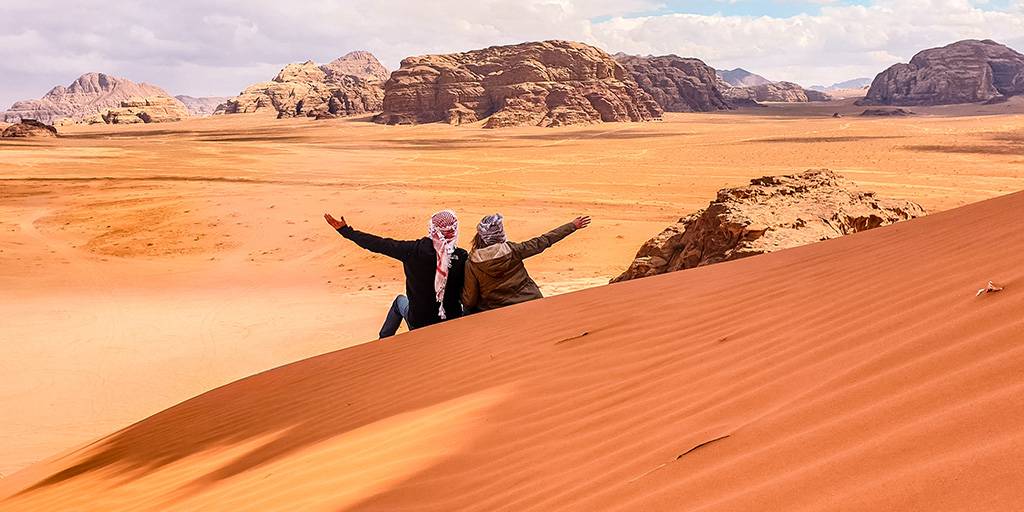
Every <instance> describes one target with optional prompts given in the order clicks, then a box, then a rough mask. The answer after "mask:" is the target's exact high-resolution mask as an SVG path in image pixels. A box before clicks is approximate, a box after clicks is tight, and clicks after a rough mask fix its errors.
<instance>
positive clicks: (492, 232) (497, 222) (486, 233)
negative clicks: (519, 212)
mask: <svg viewBox="0 0 1024 512" xmlns="http://www.w3.org/2000/svg"><path fill="white" fill-rule="evenodd" d="M476 233H477V234H478V235H480V240H481V241H482V242H483V243H484V247H487V246H491V245H494V244H500V243H504V242H506V241H507V239H506V237H505V217H502V216H501V214H500V213H495V214H494V215H488V216H486V217H484V218H483V219H480V224H477V226H476Z"/></svg>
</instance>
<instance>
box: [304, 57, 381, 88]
mask: <svg viewBox="0 0 1024 512" xmlns="http://www.w3.org/2000/svg"><path fill="white" fill-rule="evenodd" d="M320 69H322V70H323V72H324V73H326V74H327V76H345V75H348V76H354V77H356V78H362V79H363V80H371V81H374V80H375V81H379V82H383V81H385V80H387V79H388V74H389V73H388V70H387V68H385V67H384V66H383V65H382V64H381V63H380V61H379V60H377V57H374V56H373V54H372V53H370V52H364V51H354V52H348V53H346V54H345V55H342V56H341V57H338V58H337V59H334V60H332V61H331V62H328V63H327V64H324V65H322V66H320Z"/></svg>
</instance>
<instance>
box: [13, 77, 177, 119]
mask: <svg viewBox="0 0 1024 512" xmlns="http://www.w3.org/2000/svg"><path fill="white" fill-rule="evenodd" d="M154 96H163V97H168V98H169V97H170V96H169V95H168V94H167V92H165V91H164V90H163V89H161V88H159V87H156V86H153V85H149V84H145V83H135V82H132V81H131V80H127V79H124V78H118V77H115V76H111V75H107V74H103V73H86V74H84V75H82V76H80V77H78V79H77V80H75V81H74V82H71V84H70V85H68V86H67V87H64V86H60V85H59V86H57V87H54V88H53V89H51V90H50V92H48V93H46V96H43V97H42V98H41V99H38V100H24V101H19V102H16V103H15V104H14V105H12V106H11V108H10V110H7V111H6V112H4V113H3V114H0V120H3V121H6V122H18V121H20V120H21V119H35V120H38V121H42V122H44V123H49V124H53V123H55V122H57V121H59V120H61V119H65V118H70V119H72V120H76V121H77V120H81V119H84V118H87V117H90V116H95V115H96V114H98V113H101V112H102V111H104V110H106V109H108V108H116V107H118V106H119V105H120V104H121V102H122V101H125V100H128V99H131V98H138V97H154Z"/></svg>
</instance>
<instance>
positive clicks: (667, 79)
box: [615, 53, 732, 112]
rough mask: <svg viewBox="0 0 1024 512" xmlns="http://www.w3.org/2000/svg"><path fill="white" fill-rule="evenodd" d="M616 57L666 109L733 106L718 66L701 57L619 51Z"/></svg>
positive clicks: (701, 108)
mask: <svg viewBox="0 0 1024 512" xmlns="http://www.w3.org/2000/svg"><path fill="white" fill-rule="evenodd" d="M615 60H616V61H618V62H619V63H620V64H622V65H623V66H624V67H625V68H626V70H627V71H629V73H630V74H631V75H632V76H633V79H634V80H636V83H637V84H639V85H640V88H641V89H643V90H644V91H645V92H647V94H650V95H651V97H652V98H654V101H657V102H658V105H661V108H662V109H664V110H665V111H666V112H711V111H715V110H729V109H730V108H732V107H731V106H729V104H728V103H726V101H725V97H724V96H722V91H721V90H719V88H718V77H717V75H716V74H715V69H714V68H712V67H711V66H708V65H707V64H705V63H704V62H703V61H701V60H699V59H690V58H683V57H678V56H676V55H663V56H660V57H638V56H635V55H626V54H623V53H617V54H615Z"/></svg>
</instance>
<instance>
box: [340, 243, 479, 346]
mask: <svg viewBox="0 0 1024 512" xmlns="http://www.w3.org/2000/svg"><path fill="white" fill-rule="evenodd" d="M338 233H339V234H341V236H343V237H345V238H347V239H349V240H351V241H353V242H355V243H356V245H358V246H359V247H362V248H363V249H366V250H368V251H371V252H375V253H378V254H383V255H385V256H390V257H392V258H395V259H396V260H398V261H401V262H402V266H403V267H404V269H405V295H406V296H407V297H409V318H408V322H409V328H410V329H418V328H420V327H426V326H428V325H431V324H436V323H438V322H440V321H441V317H440V316H439V315H438V308H439V307H440V304H439V303H438V302H437V300H436V296H435V294H434V272H435V270H436V268H437V252H436V251H434V244H433V243H432V242H431V241H430V239H429V238H427V237H423V238H420V239H419V240H392V239H390V238H382V237H379V236H376V235H371V234H369V233H363V232H361V231H356V230H355V229H352V226H344V227H342V228H341V229H339V230H338ZM467 256H468V254H467V253H466V250H465V249H455V253H454V254H452V266H451V268H450V269H449V270H448V284H447V285H446V286H445V289H444V311H445V316H447V317H448V320H451V319H453V318H458V317H460V316H462V302H461V295H462V287H463V283H464V279H465V274H464V272H465V265H466V258H467Z"/></svg>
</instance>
